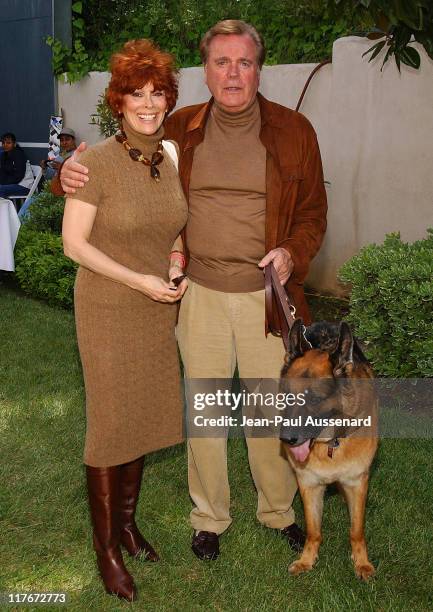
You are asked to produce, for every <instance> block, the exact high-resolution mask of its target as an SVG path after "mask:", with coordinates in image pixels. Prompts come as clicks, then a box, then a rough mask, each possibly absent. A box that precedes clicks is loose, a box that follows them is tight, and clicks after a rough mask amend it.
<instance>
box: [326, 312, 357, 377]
mask: <svg viewBox="0 0 433 612" xmlns="http://www.w3.org/2000/svg"><path fill="white" fill-rule="evenodd" d="M353 344H354V340H353V334H352V330H351V329H350V327H349V325H348V324H347V323H346V322H345V321H342V322H341V324H340V330H339V333H338V341H337V346H336V348H335V349H334V350H333V352H332V353H331V355H330V359H331V363H332V366H333V372H334V376H335V377H336V378H338V377H341V376H346V375H347V374H350V373H351V372H352V370H353Z"/></svg>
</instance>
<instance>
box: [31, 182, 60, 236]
mask: <svg viewBox="0 0 433 612" xmlns="http://www.w3.org/2000/svg"><path fill="white" fill-rule="evenodd" d="M64 208H65V198H63V197H58V196H55V195H53V194H52V193H51V191H50V183H49V182H47V183H46V184H45V185H44V189H43V190H42V191H41V193H39V194H38V195H37V196H36V197H35V198H34V199H33V201H32V204H31V206H30V208H29V211H28V214H27V215H26V217H25V218H24V221H23V222H24V224H25V225H26V227H27V228H29V229H31V230H34V231H37V232H51V233H53V234H57V235H60V234H61V233H62V220H63V211H64Z"/></svg>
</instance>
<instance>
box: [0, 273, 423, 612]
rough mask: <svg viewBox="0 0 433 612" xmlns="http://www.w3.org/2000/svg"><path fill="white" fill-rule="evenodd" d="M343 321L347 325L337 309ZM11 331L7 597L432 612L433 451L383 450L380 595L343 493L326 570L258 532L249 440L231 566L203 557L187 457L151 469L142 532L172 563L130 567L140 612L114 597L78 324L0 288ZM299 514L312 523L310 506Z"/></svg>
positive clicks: (6, 368) (0, 471) (330, 529)
mask: <svg viewBox="0 0 433 612" xmlns="http://www.w3.org/2000/svg"><path fill="white" fill-rule="evenodd" d="M315 300H316V301H317V302H320V300H318V298H315ZM313 306H314V305H313ZM320 307H321V308H322V309H323V308H324V309H325V311H326V307H324V306H323V303H321V305H320ZM314 308H315V310H316V306H314ZM332 308H333V309H334V310H333V311H332V312H333V313H334V314H335V315H338V304H337V303H336V302H335V303H333V304H332ZM324 314H325V315H326V312H324V313H323V314H321V315H320V316H324ZM0 320H1V325H0V334H1V338H0V340H1V344H0V346H1V356H0V380H1V387H0V430H1V431H0V456H1V464H0V559H1V562H0V563H1V567H0V592H1V591H3V592H5V591H12V592H26V591H66V592H67V593H68V594H69V596H70V603H69V605H68V609H71V610H86V611H87V610H122V609H128V608H130V609H133V610H149V611H152V612H153V611H154V612H158V611H161V612H162V611H171V610H173V611H177V610H179V611H180V610H186V611H190V610H191V611H192V610H194V611H201V610H203V611H205V610H211V611H231V610H236V611H249V610H258V611H274V610H275V611H280V610H289V611H292V610H293V611H296V612H298V611H299V612H303V611H314V612H316V611H328V610H333V611H339V610H342V611H346V610H351V609H357V610H375V611H381V612H382V611H383V612H385V611H390V612H391V611H393V612H394V611H396V610H397V611H398V610H411V611H424V610H431V609H433V579H432V575H433V572H432V563H431V551H432V550H433V529H432V524H433V510H432V509H433V474H432V469H431V466H432V462H431V455H432V450H433V442H432V441H430V440H429V441H427V440H384V441H383V442H382V444H381V446H380V450H379V453H378V456H377V458H376V461H375V464H374V468H373V471H372V478H371V487H370V494H369V503H368V512H367V524H366V531H367V540H368V542H369V550H370V557H371V560H372V562H373V563H374V565H375V566H376V568H377V576H376V578H375V579H374V580H372V581H371V582H370V583H368V584H364V583H361V582H360V581H358V580H357V579H356V578H355V575H354V572H353V569H352V565H351V561H350V551H349V545H348V519H347V514H346V508H345V505H344V503H343V501H342V499H341V498H340V496H338V495H333V494H329V495H327V499H326V501H325V511H324V521H323V532H324V543H323V545H322V548H321V553H320V559H319V562H318V564H317V566H316V568H315V569H314V570H313V571H312V572H311V573H309V574H307V575H304V576H301V577H297V578H294V577H289V575H288V573H287V566H288V563H289V562H290V561H292V560H293V559H294V558H295V554H294V553H292V552H291V551H290V550H289V549H288V547H287V544H286V543H285V542H284V541H283V540H282V539H281V538H280V537H279V536H278V534H277V533H274V532H272V531H271V530H268V529H266V528H264V527H261V526H260V525H259V524H258V523H257V521H256V520H255V493H254V489H253V485H252V482H251V478H250V475H249V471H248V462H247V456H246V451H245V447H244V444H243V441H242V440H239V439H237V440H231V441H230V443H229V453H228V455H229V456H228V461H229V474H230V480H231V485H232V511H233V512H232V514H233V518H234V522H233V525H232V527H231V528H230V529H229V531H228V532H227V533H226V534H225V535H224V536H223V538H221V551H222V554H221V557H220V558H219V559H218V561H215V562H210V563H203V562H200V561H198V560H197V559H196V558H195V557H194V556H193V554H192V552H191V551H190V537H191V532H190V527H189V524H188V513H189V511H190V508H191V505H190V501H189V498H188V493H187V473H186V457H185V448H184V446H178V447H175V448H172V449H168V450H164V451H160V452H157V453H154V454H152V455H150V456H149V457H148V458H147V462H146V463H147V465H146V468H145V474H144V479H143V489H142V495H141V500H140V506H139V511H138V520H139V523H140V525H141V526H142V528H143V531H144V532H145V534H146V536H148V538H149V540H150V541H151V542H152V543H154V544H155V546H156V547H157V549H158V551H159V552H160V553H161V555H162V558H163V560H162V561H161V562H160V563H158V564H146V563H143V562H140V561H138V560H129V559H128V560H127V566H128V567H129V569H130V570H131V572H132V574H133V575H134V577H135V580H136V583H137V585H138V588H139V600H138V601H137V602H136V603H134V604H126V603H121V602H119V601H118V600H116V599H115V598H113V597H109V596H107V595H106V594H105V592H104V590H103V587H102V585H101V582H100V580H99V578H98V576H97V573H96V568H95V562H94V555H93V551H92V547H91V532H90V526H89V520H88V511H87V501H86V495H85V488H84V478H83V467H82V462H81V457H82V447H83V440H84V407H83V406H84V394H83V388H82V380H81V369H80V363H79V358H78V353H77V349H76V344H75V335H74V323H73V317H72V314H71V313H70V312H68V311H64V310H59V309H56V308H53V307H50V306H47V305H46V304H44V303H41V302H38V301H35V300H32V299H30V298H27V297H23V296H22V295H21V294H20V293H18V292H16V291H15V290H13V289H11V288H7V287H5V286H1V285H0ZM295 509H296V512H297V516H298V517H299V520H300V522H301V523H302V515H303V512H302V505H301V502H300V500H299V498H297V499H296V503H295ZM27 609H29V608H27ZM34 609H37V608H36V607H35V608H34ZM38 609H41V608H38Z"/></svg>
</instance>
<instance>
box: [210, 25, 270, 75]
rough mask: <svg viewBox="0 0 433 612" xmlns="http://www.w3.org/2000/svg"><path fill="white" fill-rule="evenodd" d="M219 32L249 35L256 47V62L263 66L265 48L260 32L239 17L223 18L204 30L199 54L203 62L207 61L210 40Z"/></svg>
mask: <svg viewBox="0 0 433 612" xmlns="http://www.w3.org/2000/svg"><path fill="white" fill-rule="evenodd" d="M219 34H223V35H230V34H241V35H242V34H247V35H248V36H250V37H251V38H252V40H253V43H254V44H255V45H256V48H257V63H258V65H259V68H261V67H262V66H263V64H264V63H265V57H266V49H265V43H264V42H263V38H262V36H261V34H259V33H258V32H257V30H256V28H255V27H254V26H252V25H251V24H250V23H246V22H245V21H240V20H239V19H224V20H223V21H218V23H216V24H215V25H214V26H212V27H211V29H210V30H208V31H207V32H206V34H205V35H204V36H203V38H202V39H201V42H200V55H201V61H202V62H203V64H206V63H207V60H208V55H209V45H210V43H211V40H212V39H213V38H215V36H218V35H219Z"/></svg>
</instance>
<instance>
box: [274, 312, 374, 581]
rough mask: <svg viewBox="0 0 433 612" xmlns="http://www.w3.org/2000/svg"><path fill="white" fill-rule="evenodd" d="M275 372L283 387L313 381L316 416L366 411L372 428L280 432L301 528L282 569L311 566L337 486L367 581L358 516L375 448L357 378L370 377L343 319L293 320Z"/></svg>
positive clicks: (367, 396)
mask: <svg viewBox="0 0 433 612" xmlns="http://www.w3.org/2000/svg"><path fill="white" fill-rule="evenodd" d="M281 377H282V383H283V385H288V386H289V387H290V390H291V391H292V390H294V391H295V392H297V391H299V390H300V389H301V388H302V387H303V388H304V389H305V388H306V387H307V388H308V385H309V384H311V385H312V386H311V389H314V399H315V401H314V402H312V407H311V406H308V408H309V410H310V411H311V410H312V411H313V412H314V414H316V415H323V414H326V415H330V414H340V415H341V414H343V415H345V416H350V415H351V416H354V415H358V416H359V414H360V413H364V414H365V412H366V411H367V412H368V414H370V415H372V420H371V423H372V425H371V426H370V427H368V429H367V430H365V431H364V433H363V432H362V431H361V432H359V431H357V432H356V435H354V436H353V435H352V436H351V435H350V433H348V430H345V431H342V430H339V431H338V430H333V429H331V430H329V429H327V428H325V429H320V428H319V430H317V429H316V430H313V433H311V435H309V434H307V435H305V434H304V435H302V433H301V435H300V436H296V434H295V435H293V428H289V429H287V428H286V429H285V428H284V427H283V428H282V430H281V436H280V437H281V440H282V441H283V443H284V444H283V446H284V448H285V450H286V453H287V456H288V459H289V462H290V464H291V465H292V467H293V469H294V470H295V472H296V476H297V479H298V483H299V490H300V493H301V496H302V502H303V504H304V511H305V521H306V531H307V538H306V542H305V546H304V549H303V551H302V554H301V556H300V558H299V559H298V560H297V561H295V562H294V563H292V564H291V565H290V567H289V573H291V574H294V575H296V574H300V573H302V572H306V571H309V570H311V569H312V567H313V565H314V563H315V561H316V559H317V557H318V551H319V546H320V543H321V540H322V535H321V522H322V510H323V497H324V492H325V489H326V485H328V484H330V483H337V486H338V487H339V488H340V489H342V490H343V493H344V496H345V498H346V501H347V504H348V508H349V514H350V520H351V525H350V542H351V546H352V559H353V562H354V566H355V573H356V575H357V576H358V577H359V578H361V579H363V580H368V579H369V578H370V577H371V576H373V574H374V567H373V565H372V564H371V563H370V561H369V560H368V553H367V546H366V542H365V536H364V516H365V505H366V499H367V490H368V476H369V469H370V465H371V463H372V461H373V458H374V455H375V453H376V449H377V445H378V439H377V422H376V414H377V398H376V395H375V392H374V389H373V384H371V383H369V382H368V380H363V381H359V380H358V384H357V382H356V380H357V379H372V378H373V372H372V369H371V367H370V365H369V363H368V361H367V359H366V358H365V356H364V355H363V353H362V350H361V348H360V346H359V344H358V342H357V341H356V339H354V337H353V335H352V332H351V329H350V327H349V326H348V325H347V323H345V322H342V323H341V324H340V325H336V324H332V323H327V322H320V323H315V324H313V325H311V326H310V327H308V328H307V329H306V328H305V327H304V325H303V323H302V320H301V319H297V320H296V321H295V323H294V325H293V327H292V329H291V331H290V336H289V347H288V350H287V354H286V358H285V365H284V367H283V369H282V372H281ZM306 379H309V381H310V382H308V381H307V380H306ZM359 383H361V384H359ZM310 414H311V412H310ZM301 431H302V430H301ZM359 434H361V435H359ZM345 436H346V437H345Z"/></svg>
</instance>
